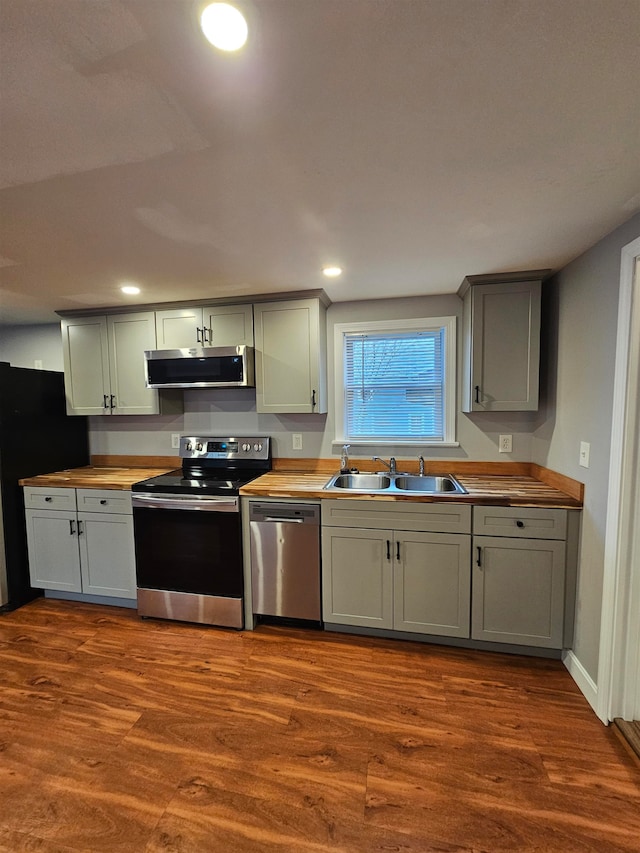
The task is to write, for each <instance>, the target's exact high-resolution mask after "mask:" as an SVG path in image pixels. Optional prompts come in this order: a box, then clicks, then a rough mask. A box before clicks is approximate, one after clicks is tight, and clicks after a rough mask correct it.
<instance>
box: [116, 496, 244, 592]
mask: <svg viewBox="0 0 640 853" xmlns="http://www.w3.org/2000/svg"><path fill="white" fill-rule="evenodd" d="M133 522H134V529H135V548H136V574H137V578H138V586H139V587H144V588H147V589H163V590H175V591H176V592H193V593H197V594H199V595H221V596H229V597H242V591H243V579H242V543H241V532H240V514H239V513H229V512H197V511H196V512H185V511H184V510H176V509H142V508H139V507H135V508H134V510H133Z"/></svg>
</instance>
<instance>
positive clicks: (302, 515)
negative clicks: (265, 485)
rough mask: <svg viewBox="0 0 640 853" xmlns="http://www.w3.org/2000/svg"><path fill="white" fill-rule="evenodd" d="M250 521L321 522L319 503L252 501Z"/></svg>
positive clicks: (282, 522)
mask: <svg viewBox="0 0 640 853" xmlns="http://www.w3.org/2000/svg"><path fill="white" fill-rule="evenodd" d="M249 521H252V522H270V523H272V524H273V523H275V524H316V525H318V524H320V505H319V504H282V503H261V502H260V501H251V503H250V504H249Z"/></svg>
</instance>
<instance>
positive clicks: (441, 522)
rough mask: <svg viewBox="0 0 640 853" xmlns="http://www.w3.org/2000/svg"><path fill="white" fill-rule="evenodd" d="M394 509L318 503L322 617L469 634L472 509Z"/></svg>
mask: <svg viewBox="0 0 640 853" xmlns="http://www.w3.org/2000/svg"><path fill="white" fill-rule="evenodd" d="M398 507H399V505H398V504H397V503H388V504H385V503H383V502H369V501H350V500H344V501H343V500H335V501H331V500H330V501H323V505H322V511H323V527H322V567H323V568H322V577H323V619H324V621H325V623H329V624H331V623H333V624H336V625H353V626H360V627H369V628H383V629H392V630H396V631H408V632H413V633H419V634H432V635H439V636H449V637H468V636H469V608H470V582H469V578H470V536H469V535H467V534H468V533H469V531H470V524H471V510H470V507H468V506H462V505H460V506H454V505H452V504H451V505H448V506H443V505H440V504H406V505H405V507H406V508H398ZM385 522H386V523H387V526H385ZM355 525H358V526H355ZM391 525H393V526H391ZM439 527H444V528H445V529H446V530H447V531H450V530H454V531H458V530H462V531H465V530H466V533H464V532H438V528H439ZM402 528H404V529H402ZM434 528H435V530H434ZM431 531H433V532H431Z"/></svg>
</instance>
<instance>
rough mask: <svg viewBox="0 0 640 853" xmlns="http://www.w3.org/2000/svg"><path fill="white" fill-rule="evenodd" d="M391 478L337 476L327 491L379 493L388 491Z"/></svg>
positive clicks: (383, 476)
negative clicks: (344, 490)
mask: <svg viewBox="0 0 640 853" xmlns="http://www.w3.org/2000/svg"><path fill="white" fill-rule="evenodd" d="M390 485H391V478H390V477H387V475H386V474H336V475H335V476H334V477H332V478H331V479H330V480H329V482H328V483H327V484H326V486H325V487H324V488H325V489H351V490H352V491H359V492H377V491H380V490H381V489H388V488H389V486H390Z"/></svg>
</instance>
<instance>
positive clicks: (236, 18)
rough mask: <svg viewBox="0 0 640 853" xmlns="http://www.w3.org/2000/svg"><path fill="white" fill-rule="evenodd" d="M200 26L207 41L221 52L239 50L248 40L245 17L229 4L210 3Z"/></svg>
mask: <svg viewBox="0 0 640 853" xmlns="http://www.w3.org/2000/svg"><path fill="white" fill-rule="evenodd" d="M200 26H201V27H202V32H203V33H204V35H205V38H206V39H207V41H209V42H211V44H212V45H213V46H214V47H217V48H218V49H219V50H227V51H232V50H239V49H240V48H241V47H242V45H243V44H244V43H245V42H246V40H247V33H248V31H249V30H248V27H247V22H246V20H245V17H244V15H243V14H242V12H240V11H239V10H238V9H236V8H235V6H230V5H229V3H210V4H209V5H208V6H206V7H205V8H204V10H203V12H202V14H201V15H200Z"/></svg>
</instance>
